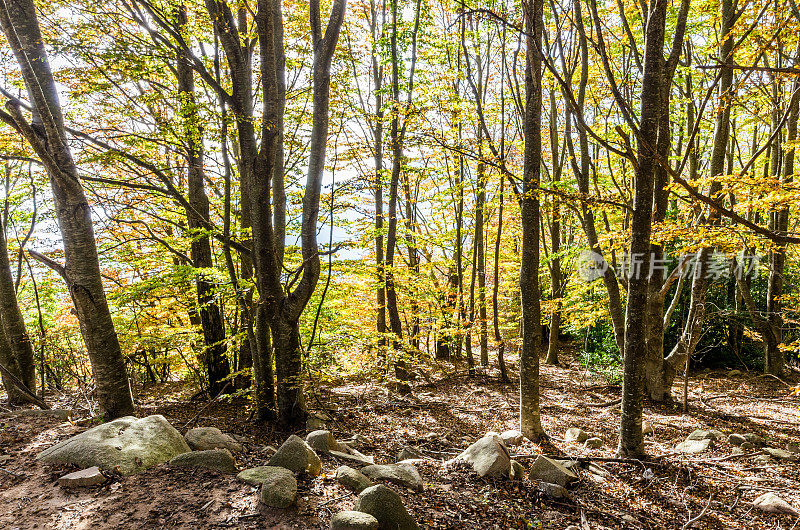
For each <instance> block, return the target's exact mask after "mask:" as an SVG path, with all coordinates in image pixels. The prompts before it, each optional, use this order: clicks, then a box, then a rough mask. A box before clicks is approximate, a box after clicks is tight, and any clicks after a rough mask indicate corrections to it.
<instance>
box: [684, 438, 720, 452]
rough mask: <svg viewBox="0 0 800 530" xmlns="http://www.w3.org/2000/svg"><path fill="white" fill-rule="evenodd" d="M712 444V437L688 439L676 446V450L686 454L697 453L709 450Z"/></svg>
mask: <svg viewBox="0 0 800 530" xmlns="http://www.w3.org/2000/svg"><path fill="white" fill-rule="evenodd" d="M710 446H711V439H709V438H706V439H704V440H690V439H687V440H685V441H683V442H681V443H679V444H678V445H676V446H675V451H676V452H678V453H685V454H697V453H702V452H704V451H707V450H708V448H709V447H710Z"/></svg>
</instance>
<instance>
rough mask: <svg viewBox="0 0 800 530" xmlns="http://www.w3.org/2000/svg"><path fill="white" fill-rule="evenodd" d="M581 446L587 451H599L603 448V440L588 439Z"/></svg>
mask: <svg viewBox="0 0 800 530" xmlns="http://www.w3.org/2000/svg"><path fill="white" fill-rule="evenodd" d="M583 445H584V447H586V448H587V449H600V448H601V447H603V440H602V438H588V439H587V440H586V442H584V444H583Z"/></svg>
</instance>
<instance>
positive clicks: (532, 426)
mask: <svg viewBox="0 0 800 530" xmlns="http://www.w3.org/2000/svg"><path fill="white" fill-rule="evenodd" d="M525 11H526V12H525V22H526V26H527V28H528V35H527V58H526V66H525V92H526V94H525V97H526V101H525V120H524V134H525V160H524V169H523V186H522V193H523V196H522V199H521V201H522V258H521V260H522V262H521V264H520V273H519V285H520V290H521V291H522V301H521V302H522V349H521V351H520V360H519V365H520V377H519V379H520V382H519V385H520V388H519V390H520V430H521V431H522V433H523V434H524V435H525V436H527V437H528V438H530V439H531V440H539V439H542V438H544V437H545V436H546V435H545V432H544V429H543V428H542V420H541V414H540V412H539V354H540V350H541V342H542V332H541V327H542V324H541V319H542V312H541V305H540V300H539V236H540V234H539V215H540V212H539V207H540V205H539V195H538V188H539V182H540V172H541V165H542V133H541V123H542V56H541V53H542V52H541V48H542V31H543V18H542V17H543V13H542V11H543V2H542V0H531V1H530V2H529V3H528V5H527V6H526V10H525Z"/></svg>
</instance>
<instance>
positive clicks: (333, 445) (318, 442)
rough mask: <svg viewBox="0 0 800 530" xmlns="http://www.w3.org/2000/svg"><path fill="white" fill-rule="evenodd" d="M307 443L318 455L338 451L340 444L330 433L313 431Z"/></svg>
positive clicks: (307, 438)
mask: <svg viewBox="0 0 800 530" xmlns="http://www.w3.org/2000/svg"><path fill="white" fill-rule="evenodd" d="M306 443H307V444H308V445H309V447H311V449H313V450H314V451H316V452H318V453H327V452H328V451H338V450H339V449H340V448H339V444H338V443H337V442H336V438H334V437H333V435H332V434H331V432H330V431H323V430H319V431H313V432H310V433H308V435H307V436H306Z"/></svg>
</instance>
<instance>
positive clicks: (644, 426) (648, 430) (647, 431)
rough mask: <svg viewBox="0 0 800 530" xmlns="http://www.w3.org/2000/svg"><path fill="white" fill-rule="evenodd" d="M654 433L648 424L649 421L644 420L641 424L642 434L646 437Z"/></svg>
mask: <svg viewBox="0 0 800 530" xmlns="http://www.w3.org/2000/svg"><path fill="white" fill-rule="evenodd" d="M654 433H655V431H654V430H653V426H652V425H651V424H650V422H649V421H647V420H645V421H643V422H642V434H643V435H644V436H647V435H648V434H654Z"/></svg>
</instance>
